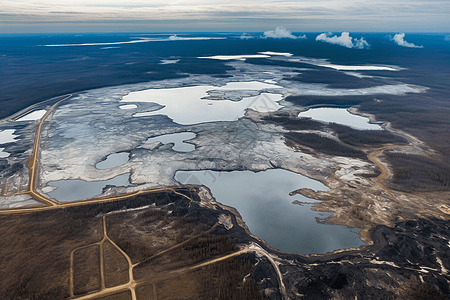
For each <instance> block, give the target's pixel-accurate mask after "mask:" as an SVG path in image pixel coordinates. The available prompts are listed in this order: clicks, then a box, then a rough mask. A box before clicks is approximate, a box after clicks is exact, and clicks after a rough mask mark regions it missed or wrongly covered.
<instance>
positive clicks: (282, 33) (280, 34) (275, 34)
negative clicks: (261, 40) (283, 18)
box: [264, 26, 306, 39]
mask: <svg viewBox="0 0 450 300" xmlns="http://www.w3.org/2000/svg"><path fill="white" fill-rule="evenodd" d="M303 36H304V37H297V36H295V35H293V34H292V33H291V32H290V31H289V30H287V29H286V28H284V27H283V26H278V27H277V28H275V30H270V31H265V32H264V37H266V38H274V39H297V38H301V39H302V38H306V36H305V35H303Z"/></svg>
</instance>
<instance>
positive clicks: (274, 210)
mask: <svg viewBox="0 0 450 300" xmlns="http://www.w3.org/2000/svg"><path fill="white" fill-rule="evenodd" d="M175 179H176V180H177V181H179V182H180V183H183V184H184V183H186V184H187V183H189V184H203V185H206V186H207V187H208V188H210V189H211V191H212V193H213V195H214V197H215V198H216V199H217V201H218V202H220V203H223V204H225V205H229V206H232V207H235V208H236V209H237V210H238V211H239V213H240V214H241V216H242V218H243V219H244V222H245V223H246V224H247V226H248V228H249V229H250V231H251V232H252V233H253V234H254V235H256V236H258V237H260V238H262V239H264V240H265V241H266V242H267V243H269V244H270V245H271V246H272V247H274V248H277V249H280V250H282V251H286V252H291V253H299V254H311V253H326V252H329V251H334V250H337V249H344V248H353V247H359V246H360V245H362V244H363V243H362V241H361V240H360V239H359V237H358V235H357V234H356V232H355V229H351V228H348V227H345V226H336V225H325V224H320V223H317V221H316V218H325V217H327V216H329V214H325V213H319V212H316V211H313V210H311V207H312V205H311V204H304V205H295V204H292V202H293V201H295V200H298V201H301V202H309V203H311V202H318V201H316V200H312V199H308V198H306V197H304V196H301V195H295V196H289V192H292V191H294V190H296V189H299V188H311V189H314V190H328V188H327V187H326V186H325V185H323V184H322V183H320V182H318V181H316V180H313V179H310V178H307V177H305V176H302V175H299V174H296V173H293V172H290V171H286V170H282V169H272V170H267V171H264V172H258V173H254V172H251V171H233V172H216V171H210V170H207V171H189V172H186V171H178V172H176V174H175Z"/></svg>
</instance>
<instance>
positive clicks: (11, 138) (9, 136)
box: [0, 129, 18, 144]
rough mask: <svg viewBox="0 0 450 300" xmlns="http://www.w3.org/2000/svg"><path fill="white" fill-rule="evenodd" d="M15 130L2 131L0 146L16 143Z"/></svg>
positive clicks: (0, 132) (0, 133)
mask: <svg viewBox="0 0 450 300" xmlns="http://www.w3.org/2000/svg"><path fill="white" fill-rule="evenodd" d="M15 131H16V130H15V129H6V130H2V131H0V144H6V143H12V142H15V141H16V137H18V135H15V134H14V132H15Z"/></svg>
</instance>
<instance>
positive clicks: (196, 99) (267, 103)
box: [122, 81, 282, 125]
mask: <svg viewBox="0 0 450 300" xmlns="http://www.w3.org/2000/svg"><path fill="white" fill-rule="evenodd" d="M279 88H281V87H280V86H278V85H275V84H271V83H266V82H258V81H250V82H229V83H227V84H226V85H224V86H220V87H218V86H209V85H200V86H190V87H180V88H168V89H147V90H143V91H139V92H132V93H130V94H128V95H126V96H125V97H123V100H122V102H124V103H136V102H152V103H158V104H160V105H162V106H163V108H161V109H160V110H157V111H151V112H139V113H136V114H134V115H133V116H134V117H145V116H154V115H167V116H168V117H169V118H171V119H172V120H173V121H174V122H175V123H178V124H182V125H192V124H198V123H205V122H217V121H235V120H237V119H238V118H240V117H242V116H243V115H244V113H245V110H246V109H248V108H251V109H254V110H256V111H260V112H268V111H276V110H278V109H280V108H281V107H282V106H281V105H279V104H278V101H280V100H281V99H282V95H281V94H273V93H261V94H260V95H258V96H254V97H245V98H243V99H242V100H241V101H231V100H209V99H205V98H206V97H208V92H209V91H222V92H223V91H239V90H254V91H261V90H266V89H279Z"/></svg>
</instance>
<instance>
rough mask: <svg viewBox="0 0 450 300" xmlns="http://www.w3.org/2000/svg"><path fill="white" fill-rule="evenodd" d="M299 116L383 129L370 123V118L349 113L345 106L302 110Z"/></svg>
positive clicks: (358, 126)
mask: <svg viewBox="0 0 450 300" xmlns="http://www.w3.org/2000/svg"><path fill="white" fill-rule="evenodd" d="M298 117H299V118H301V117H308V118H312V119H313V120H317V121H321V122H325V123H337V124H342V125H346V126H349V127H352V128H355V129H360V130H382V129H383V128H382V127H381V126H380V125H377V124H370V123H369V119H368V118H365V117H361V116H357V115H353V114H351V113H349V112H348V111H347V109H345V108H331V107H321V108H312V109H309V110H307V111H304V112H301V113H300V114H299V115H298Z"/></svg>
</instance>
